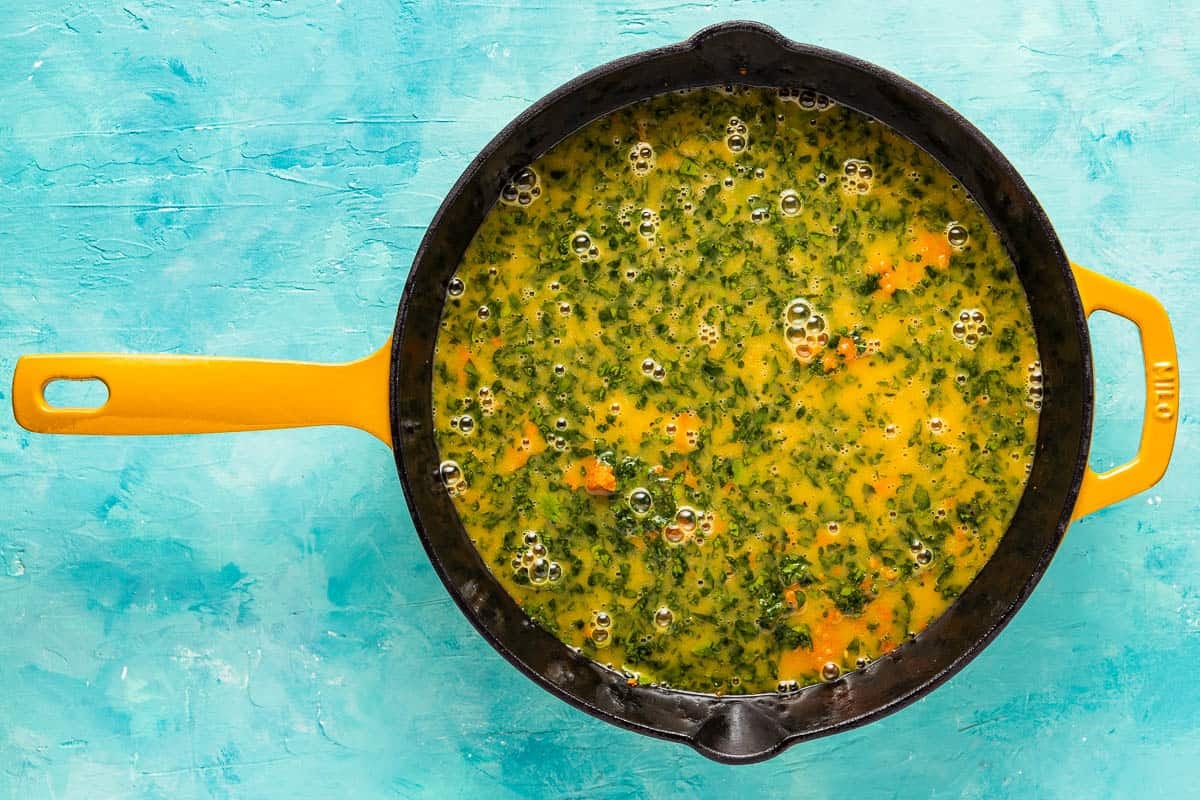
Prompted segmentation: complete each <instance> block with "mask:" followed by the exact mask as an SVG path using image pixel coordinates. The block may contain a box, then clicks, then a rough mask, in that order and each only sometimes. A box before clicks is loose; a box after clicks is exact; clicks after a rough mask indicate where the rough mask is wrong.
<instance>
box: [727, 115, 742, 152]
mask: <svg viewBox="0 0 1200 800" xmlns="http://www.w3.org/2000/svg"><path fill="white" fill-rule="evenodd" d="M746 144H747V139H746V123H744V122H742V121H741V120H740V119H738V118H737V117H730V118H729V124H728V125H726V126H725V146H726V147H728V148H729V150H730V152H732V153H740V152H742V151H743V150H745V149H746Z"/></svg>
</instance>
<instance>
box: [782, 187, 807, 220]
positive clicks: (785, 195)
mask: <svg viewBox="0 0 1200 800" xmlns="http://www.w3.org/2000/svg"><path fill="white" fill-rule="evenodd" d="M803 206H804V203H803V202H802V201H801V200H800V195H798V194H796V190H795V189H785V190H784V191H783V192H782V193H781V194H780V195H779V210H780V211H782V212H783V215H784V216H785V217H794V216H796V215H797V214H799V213H800V209H801V208H803Z"/></svg>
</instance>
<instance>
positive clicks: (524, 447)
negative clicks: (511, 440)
mask: <svg viewBox="0 0 1200 800" xmlns="http://www.w3.org/2000/svg"><path fill="white" fill-rule="evenodd" d="M545 449H546V440H545V439H543V438H542V436H541V434H539V433H538V429H537V425H534V424H533V423H532V422H530V421H529V420H526V421H525V424H524V426H522V430H521V438H520V440H518V441H517V442H516V443H515V444H511V445H509V446H508V447H507V448H505V450H504V455H502V456H501V457H500V464H499V466H498V469H499V470H500V473H501V474H504V475H507V474H510V473H513V472H516V471H517V470H519V469H520V468H521V467H523V466H525V464H526V463H528V461H529V459H530V458H532V457H533V456H536V455H537V454H538V453H541V452H543V451H544V450H545Z"/></svg>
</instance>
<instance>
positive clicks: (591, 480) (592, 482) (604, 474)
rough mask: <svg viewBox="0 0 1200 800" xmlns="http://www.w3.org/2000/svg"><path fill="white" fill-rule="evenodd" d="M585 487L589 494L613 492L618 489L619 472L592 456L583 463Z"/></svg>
mask: <svg viewBox="0 0 1200 800" xmlns="http://www.w3.org/2000/svg"><path fill="white" fill-rule="evenodd" d="M583 488H585V489H587V492H588V494H612V493H613V492H615V491H616V490H617V473H616V472H614V471H613V468H612V467H610V466H609V465H608V464H605V463H604V462H603V461H601V460H600V459H598V458H596V457H595V456H592V457H591V458H589V459H587V460H586V461H585V462H584V465H583Z"/></svg>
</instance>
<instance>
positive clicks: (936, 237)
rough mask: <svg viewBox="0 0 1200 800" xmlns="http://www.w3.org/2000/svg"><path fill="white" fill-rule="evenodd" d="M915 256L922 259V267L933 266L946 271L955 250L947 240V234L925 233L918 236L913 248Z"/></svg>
mask: <svg viewBox="0 0 1200 800" xmlns="http://www.w3.org/2000/svg"><path fill="white" fill-rule="evenodd" d="M910 249H911V250H912V253H913V255H917V256H920V257H921V261H920V264H921V266H922V267H923V266H925V265H928V266H931V267H934V268H935V269H946V268H948V267H949V266H950V256H951V254H953V253H954V248H953V247H951V246H950V242H949V241H948V240H947V239H946V236H945V234H941V233H934V232H933V231H923V232H922V233H919V234H917V238H916V240H915V241H914V242H913V243H912V245H911V248H910Z"/></svg>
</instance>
